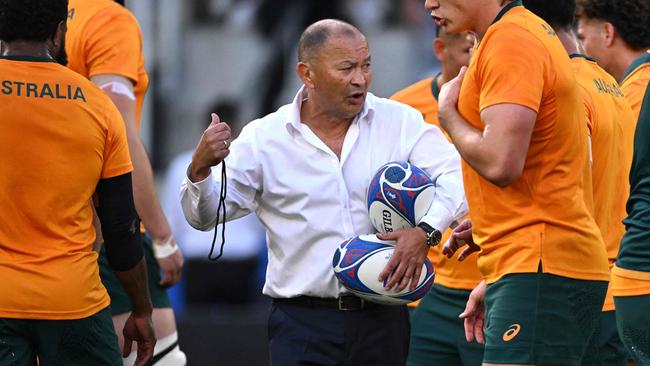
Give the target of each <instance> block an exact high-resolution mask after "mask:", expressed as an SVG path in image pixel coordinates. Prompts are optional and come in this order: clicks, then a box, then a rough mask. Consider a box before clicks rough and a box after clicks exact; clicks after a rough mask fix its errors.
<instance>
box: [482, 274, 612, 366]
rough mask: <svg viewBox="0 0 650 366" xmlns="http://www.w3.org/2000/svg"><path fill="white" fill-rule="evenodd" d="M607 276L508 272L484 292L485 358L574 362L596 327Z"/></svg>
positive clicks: (574, 365) (558, 365)
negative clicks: (586, 278) (580, 277)
mask: <svg viewBox="0 0 650 366" xmlns="http://www.w3.org/2000/svg"><path fill="white" fill-rule="evenodd" d="M606 292H607V281H583V280H575V279H571V278H566V277H560V276H555V275H551V274H546V273H522V274H511V275H507V276H505V277H503V278H501V279H500V280H498V281H496V282H495V283H493V284H491V285H488V286H487V289H486V292H485V309H486V310H485V356H484V358H483V361H484V362H487V363H496V364H535V365H540V366H541V365H554V366H578V365H580V361H581V359H582V356H583V354H584V352H585V350H586V349H587V346H588V343H589V341H590V339H591V338H592V334H593V333H594V331H595V330H596V327H597V325H598V322H599V319H600V313H601V310H602V306H603V303H604V301H605V294H606Z"/></svg>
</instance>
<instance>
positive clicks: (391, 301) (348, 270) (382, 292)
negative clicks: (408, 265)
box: [332, 235, 434, 305]
mask: <svg viewBox="0 0 650 366" xmlns="http://www.w3.org/2000/svg"><path fill="white" fill-rule="evenodd" d="M394 246H395V242H394V241H385V240H380V239H378V238H377V237H376V236H375V235H360V236H355V237H354V238H352V239H349V240H346V241H345V242H343V243H342V244H341V245H339V247H338V248H337V249H336V251H335V252H334V257H333V258H332V267H333V269H334V275H335V276H336V278H337V279H338V280H339V281H340V283H341V284H342V285H343V286H344V287H345V288H346V289H348V290H349V291H350V292H352V293H353V294H355V295H357V296H359V297H361V298H363V299H365V300H368V301H372V302H376V303H379V304H383V305H403V304H407V303H409V302H412V301H415V300H419V299H421V298H422V297H423V296H424V295H425V294H426V293H427V292H428V291H429V289H431V285H433V278H434V270H433V266H432V265H431V262H430V261H429V260H428V259H427V260H425V262H424V264H423V265H422V273H421V274H420V278H419V279H418V280H417V285H416V287H415V289H413V290H411V289H410V286H407V287H406V288H405V289H404V290H402V291H399V292H396V291H395V290H386V289H385V288H384V285H385V282H382V281H379V280H378V278H379V274H380V273H381V271H383V269H384V268H385V267H386V264H387V263H388V261H389V260H390V258H391V256H392V255H393V249H394Z"/></svg>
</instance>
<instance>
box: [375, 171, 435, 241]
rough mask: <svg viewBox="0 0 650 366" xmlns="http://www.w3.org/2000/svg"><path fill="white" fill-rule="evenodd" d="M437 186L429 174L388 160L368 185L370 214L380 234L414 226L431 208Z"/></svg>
mask: <svg viewBox="0 0 650 366" xmlns="http://www.w3.org/2000/svg"><path fill="white" fill-rule="evenodd" d="M434 195H435V186H434V185H433V182H432V181H431V178H430V177H429V175H428V174H427V173H426V172H425V171H424V170H422V169H420V168H418V167H416V166H414V165H411V164H410V163H408V162H403V161H397V162H392V163H388V164H386V165H384V166H382V167H381V168H379V170H378V171H377V173H375V175H374V177H373V178H372V180H371V181H370V185H369V187H368V195H367V201H368V215H369V216H370V221H371V222H372V225H373V226H374V227H375V229H377V231H379V232H380V233H387V232H392V231H397V230H401V229H407V228H411V227H414V226H415V225H416V224H417V223H418V222H420V220H421V219H422V217H423V216H424V215H425V214H426V213H427V211H429V208H430V207H431V203H432V202H433V198H434Z"/></svg>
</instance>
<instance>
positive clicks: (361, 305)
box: [273, 295, 381, 311]
mask: <svg viewBox="0 0 650 366" xmlns="http://www.w3.org/2000/svg"><path fill="white" fill-rule="evenodd" d="M273 301H274V302H276V303H278V304H288V305H296V306H304V307H310V308H316V307H322V308H334V309H338V310H341V311H356V310H364V309H371V308H375V307H378V306H381V305H378V304H375V303H372V302H369V301H366V300H364V299H362V298H360V297H357V296H354V295H342V296H341V297H339V298H323V297H312V296H298V297H290V298H277V299H273Z"/></svg>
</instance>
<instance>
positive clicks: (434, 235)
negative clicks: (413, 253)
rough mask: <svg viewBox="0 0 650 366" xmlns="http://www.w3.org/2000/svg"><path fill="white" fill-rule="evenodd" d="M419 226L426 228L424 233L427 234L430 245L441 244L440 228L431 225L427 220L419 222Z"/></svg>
mask: <svg viewBox="0 0 650 366" xmlns="http://www.w3.org/2000/svg"><path fill="white" fill-rule="evenodd" d="M418 227H419V228H420V229H422V230H424V233H425V234H427V244H428V245H429V246H431V247H434V246H436V245H438V244H440V240H441V239H442V233H441V232H440V230H438V229H436V228H433V227H431V226H430V225H429V224H427V223H426V222H421V223H419V224H418Z"/></svg>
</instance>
